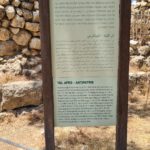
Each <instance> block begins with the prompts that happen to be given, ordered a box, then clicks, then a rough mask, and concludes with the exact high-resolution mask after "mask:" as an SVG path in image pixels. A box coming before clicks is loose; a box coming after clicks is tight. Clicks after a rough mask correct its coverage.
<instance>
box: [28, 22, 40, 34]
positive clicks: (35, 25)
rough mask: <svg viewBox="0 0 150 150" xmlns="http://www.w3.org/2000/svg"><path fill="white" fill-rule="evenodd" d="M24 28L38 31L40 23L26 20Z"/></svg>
mask: <svg viewBox="0 0 150 150" xmlns="http://www.w3.org/2000/svg"><path fill="white" fill-rule="evenodd" d="M25 29H26V30H29V31H32V32H38V31H39V30H40V25H39V23H31V22H26V25H25Z"/></svg>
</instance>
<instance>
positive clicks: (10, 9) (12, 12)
mask: <svg viewBox="0 0 150 150" xmlns="http://www.w3.org/2000/svg"><path fill="white" fill-rule="evenodd" d="M5 9H6V15H7V17H8V19H9V20H10V19H12V18H14V16H15V13H16V12H15V9H14V7H13V6H11V5H9V6H7V7H6V8H5Z"/></svg>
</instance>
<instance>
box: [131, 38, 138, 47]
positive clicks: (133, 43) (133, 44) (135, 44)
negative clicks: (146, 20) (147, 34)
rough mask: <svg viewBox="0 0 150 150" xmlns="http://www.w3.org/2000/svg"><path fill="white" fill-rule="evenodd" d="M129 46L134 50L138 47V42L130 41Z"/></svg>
mask: <svg viewBox="0 0 150 150" xmlns="http://www.w3.org/2000/svg"><path fill="white" fill-rule="evenodd" d="M130 46H131V47H132V48H133V49H136V48H137V46H138V41H135V40H130Z"/></svg>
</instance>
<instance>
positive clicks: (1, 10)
mask: <svg viewBox="0 0 150 150" xmlns="http://www.w3.org/2000/svg"><path fill="white" fill-rule="evenodd" d="M4 16H5V9H4V7H3V6H1V5H0V20H1V19H3V18H4Z"/></svg>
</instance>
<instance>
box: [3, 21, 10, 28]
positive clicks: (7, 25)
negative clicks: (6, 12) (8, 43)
mask: <svg viewBox="0 0 150 150" xmlns="http://www.w3.org/2000/svg"><path fill="white" fill-rule="evenodd" d="M9 24H10V21H9V20H6V19H3V20H2V27H5V28H8V27H9Z"/></svg>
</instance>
